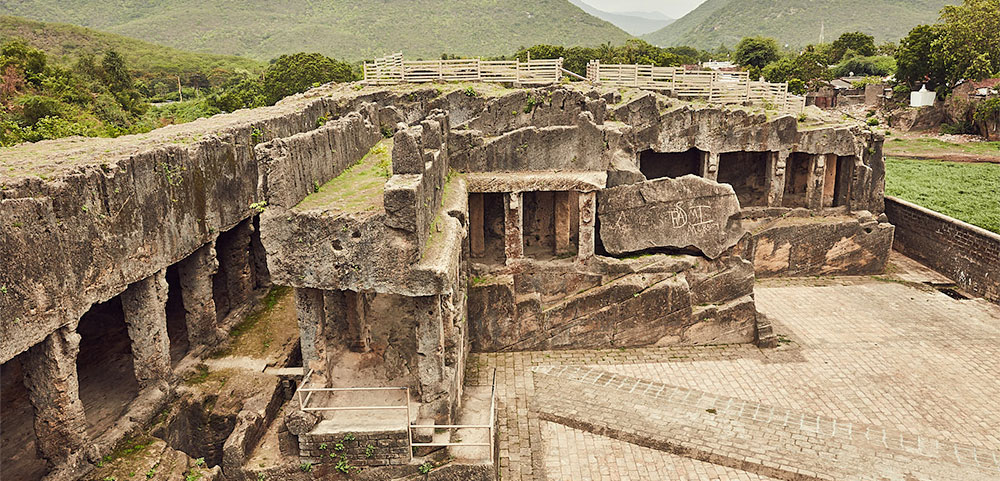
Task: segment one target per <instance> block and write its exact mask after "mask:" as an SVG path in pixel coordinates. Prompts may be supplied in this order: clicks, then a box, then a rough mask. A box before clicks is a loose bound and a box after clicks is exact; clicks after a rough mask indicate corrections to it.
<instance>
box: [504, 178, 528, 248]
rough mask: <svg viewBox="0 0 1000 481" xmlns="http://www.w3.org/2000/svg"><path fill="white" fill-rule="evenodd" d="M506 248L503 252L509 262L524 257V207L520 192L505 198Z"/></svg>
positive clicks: (512, 193)
mask: <svg viewBox="0 0 1000 481" xmlns="http://www.w3.org/2000/svg"><path fill="white" fill-rule="evenodd" d="M503 212H504V246H503V252H504V255H505V256H506V257H507V260H508V261H510V260H512V259H520V258H522V257H524V238H523V234H522V232H523V230H524V205H523V204H522V202H521V193H520V192H511V193H509V194H507V195H506V196H504V208H503Z"/></svg>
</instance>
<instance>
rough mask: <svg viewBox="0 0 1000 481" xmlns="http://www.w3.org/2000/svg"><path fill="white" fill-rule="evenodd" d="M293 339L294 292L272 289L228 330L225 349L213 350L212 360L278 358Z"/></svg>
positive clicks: (278, 288)
mask: <svg viewBox="0 0 1000 481" xmlns="http://www.w3.org/2000/svg"><path fill="white" fill-rule="evenodd" d="M297 336H298V324H297V321H296V317H295V295H294V291H293V290H292V288H290V287H284V286H274V287H272V288H271V290H270V291H268V293H267V295H266V296H264V297H263V298H262V299H261V300H260V302H259V303H258V304H257V306H255V307H254V309H253V311H252V312H251V313H250V314H249V315H247V317H246V318H245V319H243V320H242V321H240V323H239V324H237V325H236V326H234V327H233V328H232V330H231V331H230V332H229V337H230V344H229V346H228V347H227V348H225V349H221V350H219V351H217V352H216V353H215V354H213V357H215V358H221V357H226V356H246V357H253V358H261V359H262V358H267V357H271V356H280V354H281V352H282V347H283V346H284V345H286V344H287V343H289V342H293V341H297ZM199 374H201V373H199ZM203 376H204V375H203ZM198 378H199V376H195V377H194V378H193V379H194V380H197V379H198ZM203 381H204V379H202V382H203Z"/></svg>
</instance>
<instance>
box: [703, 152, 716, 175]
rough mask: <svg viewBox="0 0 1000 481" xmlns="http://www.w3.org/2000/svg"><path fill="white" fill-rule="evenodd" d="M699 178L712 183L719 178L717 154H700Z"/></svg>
mask: <svg viewBox="0 0 1000 481" xmlns="http://www.w3.org/2000/svg"><path fill="white" fill-rule="evenodd" d="M701 176H702V177H704V178H706V179H709V180H712V181H715V180H717V179H718V178H719V153H718V152H704V153H702V154H701Z"/></svg>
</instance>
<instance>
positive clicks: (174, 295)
mask: <svg viewBox="0 0 1000 481" xmlns="http://www.w3.org/2000/svg"><path fill="white" fill-rule="evenodd" d="M182 292H183V291H182V290H181V277H180V273H179V272H178V269H177V265H176V264H174V265H172V266H170V267H167V337H168V338H169V339H170V364H171V366H174V367H176V366H177V363H179V362H180V361H181V359H184V356H185V355H187V353H188V351H189V350H190V348H191V344H190V342H189V341H188V326H187V312H185V310H184V298H183V294H182Z"/></svg>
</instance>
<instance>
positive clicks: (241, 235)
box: [216, 219, 254, 309]
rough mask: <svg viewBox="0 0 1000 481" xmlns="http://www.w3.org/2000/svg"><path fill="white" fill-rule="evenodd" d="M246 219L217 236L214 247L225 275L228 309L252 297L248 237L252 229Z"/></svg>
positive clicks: (251, 270) (252, 280)
mask: <svg viewBox="0 0 1000 481" xmlns="http://www.w3.org/2000/svg"><path fill="white" fill-rule="evenodd" d="M250 222H251V221H250V219H246V220H244V221H243V222H240V223H239V224H236V227H233V228H232V230H230V231H229V232H226V233H225V234H223V235H221V236H219V242H218V243H217V245H216V248H217V250H218V251H219V262H220V263H221V264H222V272H224V273H225V275H226V291H227V292H228V293H229V308H230V309H236V308H238V307H239V306H241V305H243V304H244V303H246V302H247V301H249V300H250V298H251V297H252V295H253V286H254V279H253V266H252V264H251V260H250V237H251V234H252V227H251V223H250Z"/></svg>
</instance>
